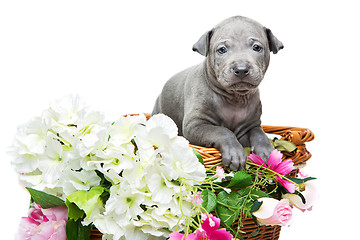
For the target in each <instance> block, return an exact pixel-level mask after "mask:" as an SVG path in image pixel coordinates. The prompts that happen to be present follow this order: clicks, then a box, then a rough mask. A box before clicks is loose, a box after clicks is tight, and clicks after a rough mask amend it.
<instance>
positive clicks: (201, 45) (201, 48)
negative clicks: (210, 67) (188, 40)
mask: <svg viewBox="0 0 360 240" xmlns="http://www.w3.org/2000/svg"><path fill="white" fill-rule="evenodd" d="M213 32H214V30H213V29H212V30H210V31H207V32H206V33H204V34H203V35H202V36H201V37H200V39H199V40H198V41H197V42H196V43H195V44H194V46H193V48H192V50H193V51H195V52H198V53H200V54H201V55H203V56H205V57H206V56H207V55H208V52H209V48H210V39H211V36H212V35H213Z"/></svg>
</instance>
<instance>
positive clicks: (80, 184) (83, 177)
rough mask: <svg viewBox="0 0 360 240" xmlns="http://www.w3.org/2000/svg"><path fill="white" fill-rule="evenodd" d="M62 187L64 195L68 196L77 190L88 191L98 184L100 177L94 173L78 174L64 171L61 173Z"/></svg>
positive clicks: (83, 171)
mask: <svg viewBox="0 0 360 240" xmlns="http://www.w3.org/2000/svg"><path fill="white" fill-rule="evenodd" d="M62 178H63V181H62V184H61V183H60V184H61V185H62V187H63V190H64V193H65V195H67V196H68V195H70V194H72V193H74V192H76V191H78V190H89V189H90V187H92V186H98V185H99V184H100V181H101V179H100V177H99V176H98V175H97V174H96V172H95V171H86V170H82V171H80V172H77V171H71V170H70V169H66V171H64V172H63V176H62Z"/></svg>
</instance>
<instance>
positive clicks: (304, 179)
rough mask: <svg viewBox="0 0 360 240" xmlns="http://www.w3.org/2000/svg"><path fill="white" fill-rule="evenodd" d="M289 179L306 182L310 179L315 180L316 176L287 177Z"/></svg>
mask: <svg viewBox="0 0 360 240" xmlns="http://www.w3.org/2000/svg"><path fill="white" fill-rule="evenodd" d="M287 178H288V179H290V180H291V181H293V182H294V183H296V184H303V183H306V182H307V181H310V180H315V179H316V178H314V177H307V178H293V177H287Z"/></svg>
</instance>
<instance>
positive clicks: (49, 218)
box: [16, 203, 68, 240]
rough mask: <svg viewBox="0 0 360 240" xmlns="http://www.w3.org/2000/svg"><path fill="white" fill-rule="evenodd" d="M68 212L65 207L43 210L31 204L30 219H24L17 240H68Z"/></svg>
mask: <svg viewBox="0 0 360 240" xmlns="http://www.w3.org/2000/svg"><path fill="white" fill-rule="evenodd" d="M67 219H68V212H67V208H66V207H65V206H59V207H55V208H49V209H42V208H41V207H40V205H38V204H36V203H32V204H31V208H30V209H29V212H28V217H23V218H22V220H21V222H20V226H19V232H18V234H17V235H16V239H17V240H66V221H67Z"/></svg>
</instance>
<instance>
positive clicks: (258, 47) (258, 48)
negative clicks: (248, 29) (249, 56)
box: [252, 44, 262, 52]
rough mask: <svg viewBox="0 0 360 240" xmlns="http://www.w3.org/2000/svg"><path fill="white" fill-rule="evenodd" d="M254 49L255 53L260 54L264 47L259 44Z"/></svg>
mask: <svg viewBox="0 0 360 240" xmlns="http://www.w3.org/2000/svg"><path fill="white" fill-rule="evenodd" d="M252 49H253V50H254V51H255V52H260V51H261V50H262V47H260V46H259V45H257V44H254V45H253V47H252Z"/></svg>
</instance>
